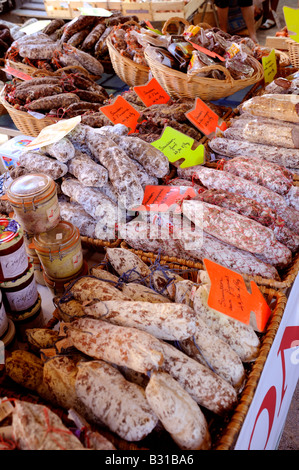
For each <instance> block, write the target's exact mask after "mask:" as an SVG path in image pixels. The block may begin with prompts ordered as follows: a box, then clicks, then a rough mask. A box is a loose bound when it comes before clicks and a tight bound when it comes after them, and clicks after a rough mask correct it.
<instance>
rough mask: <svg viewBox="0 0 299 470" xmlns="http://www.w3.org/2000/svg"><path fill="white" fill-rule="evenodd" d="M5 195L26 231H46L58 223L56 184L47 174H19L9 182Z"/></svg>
mask: <svg viewBox="0 0 299 470" xmlns="http://www.w3.org/2000/svg"><path fill="white" fill-rule="evenodd" d="M6 195H7V199H8V200H9V201H10V203H11V205H12V206H13V208H14V212H15V214H16V218H17V220H18V222H20V224H21V225H22V227H23V230H25V231H26V232H28V233H31V234H36V233H40V232H46V231H47V230H51V229H52V228H53V227H55V225H57V224H58V222H59V220H60V210H59V203H58V197H57V191H56V185H55V182H54V180H52V178H50V177H49V176H48V175H45V174H43V173H32V174H29V175H23V176H20V177H19V178H16V179H15V180H13V181H12V182H11V183H10V185H9V186H8V188H7V192H6Z"/></svg>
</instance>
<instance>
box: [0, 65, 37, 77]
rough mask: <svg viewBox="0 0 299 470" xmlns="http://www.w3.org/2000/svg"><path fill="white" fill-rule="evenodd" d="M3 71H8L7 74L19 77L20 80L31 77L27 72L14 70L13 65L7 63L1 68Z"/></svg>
mask: <svg viewBox="0 0 299 470" xmlns="http://www.w3.org/2000/svg"><path fill="white" fill-rule="evenodd" d="M2 70H3V72H5V73H8V74H9V75H12V76H13V77H17V78H20V79H21V80H31V79H32V77H30V75H28V74H27V73H24V72H21V71H20V70H16V69H14V68H13V67H10V66H9V65H5V68H3V69H2Z"/></svg>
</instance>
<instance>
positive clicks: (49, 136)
mask: <svg viewBox="0 0 299 470" xmlns="http://www.w3.org/2000/svg"><path fill="white" fill-rule="evenodd" d="M80 121H81V116H75V117H74V118H70V119H64V120H61V121H58V122H56V123H55V124H52V125H50V126H47V127H44V129H42V130H41V131H40V133H39V134H38V136H37V137H36V139H34V140H32V142H30V143H29V144H28V145H25V146H24V147H23V149H22V150H24V151H25V152H27V150H34V149H37V148H40V147H45V146H46V145H50V144H54V142H58V141H59V140H61V139H62V138H63V137H65V136H66V135H67V134H68V133H69V132H71V131H72V130H73V129H74V128H75V127H76V126H77V125H78V124H79V123H80Z"/></svg>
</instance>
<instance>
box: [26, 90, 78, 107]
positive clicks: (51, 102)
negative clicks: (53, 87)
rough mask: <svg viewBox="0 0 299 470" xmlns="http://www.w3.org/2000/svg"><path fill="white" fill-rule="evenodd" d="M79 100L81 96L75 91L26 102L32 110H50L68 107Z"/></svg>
mask: <svg viewBox="0 0 299 470" xmlns="http://www.w3.org/2000/svg"><path fill="white" fill-rule="evenodd" d="M79 101H80V98H79V96H77V95H75V94H74V93H59V94H57V95H52V96H45V97H43V98H39V99H37V100H34V101H32V102H31V103H28V104H26V107H27V108H28V109H30V110H31V111H39V110H44V111H50V110H51V109H55V108H67V107H68V106H69V105H70V104H72V103H78V102H79Z"/></svg>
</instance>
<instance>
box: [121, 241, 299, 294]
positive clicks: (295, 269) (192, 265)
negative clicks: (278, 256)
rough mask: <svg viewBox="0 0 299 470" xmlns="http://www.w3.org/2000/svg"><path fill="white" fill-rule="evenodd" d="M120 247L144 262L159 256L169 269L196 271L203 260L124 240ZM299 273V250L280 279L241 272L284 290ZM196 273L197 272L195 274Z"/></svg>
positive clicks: (263, 284)
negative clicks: (135, 245)
mask: <svg viewBox="0 0 299 470" xmlns="http://www.w3.org/2000/svg"><path fill="white" fill-rule="evenodd" d="M120 246H121V247H122V248H126V249H129V250H130V251H132V252H133V253H135V254H137V255H138V256H139V257H140V258H141V259H142V260H143V261H144V262H148V263H154V262H155V260H156V259H157V257H158V256H159V262H160V264H161V265H167V266H169V267H171V269H174V268H176V269H179V270H181V271H182V272H183V271H184V270H192V271H194V272H196V271H197V270H199V269H203V267H204V266H203V262H201V261H191V260H185V259H182V258H175V257H173V256H166V255H158V254H156V253H152V252H145V251H142V250H135V249H134V248H132V247H130V246H129V245H128V244H127V243H126V242H125V241H122V242H121V245H120ZM298 273H299V252H297V253H296V254H295V255H294V256H293V259H292V262H291V263H290V265H289V266H288V267H287V268H285V269H284V270H283V271H281V272H280V280H279V281H278V280H276V279H268V278H264V277H262V276H249V275H246V274H243V277H244V279H246V280H247V281H254V282H256V284H258V285H259V286H264V287H268V288H272V289H278V290H282V291H284V290H286V289H288V288H289V287H291V286H292V284H293V282H294V281H295V279H296V276H297V274H298ZM196 275H197V274H196Z"/></svg>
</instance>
